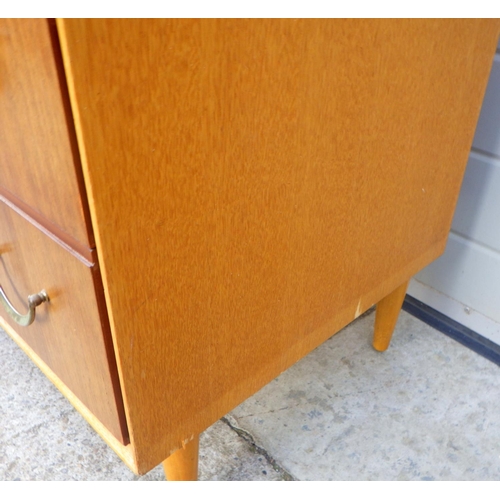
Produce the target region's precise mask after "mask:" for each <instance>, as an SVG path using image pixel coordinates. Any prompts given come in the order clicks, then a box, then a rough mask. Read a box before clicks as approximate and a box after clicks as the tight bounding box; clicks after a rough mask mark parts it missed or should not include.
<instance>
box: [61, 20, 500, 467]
mask: <svg viewBox="0 0 500 500" xmlns="http://www.w3.org/2000/svg"><path fill="white" fill-rule="evenodd" d="M58 29H59V34H60V38H61V47H62V51H63V59H64V64H65V68H66V74H67V77H68V82H69V90H70V96H71V102H72V107H73V112H74V116H75V121H76V130H77V136H78V141H79V146H80V152H81V155H82V166H83V171H84V176H85V182H86V186H87V191H88V193H89V200H90V210H91V216H92V221H93V227H94V230H95V236H96V245H97V250H98V254H99V257H100V261H101V264H102V270H103V279H104V284H105V293H106V300H107V303H108V307H109V312H110V320H111V326H112V333H113V336H114V342H115V346H116V350H117V357H118V364H119V372H120V377H121V382H122V388H123V394H124V399H125V406H126V412H127V421H128V425H129V430H130V433H131V440H132V443H133V446H134V452H135V454H136V461H137V464H138V470H139V471H140V472H145V471H146V470H148V469H149V468H151V467H153V466H155V465H156V464H158V463H159V462H160V461H162V460H163V459H165V458H166V456H168V455H169V453H171V452H173V451H174V450H175V449H178V448H180V447H181V443H182V442H183V440H186V439H189V438H190V437H191V436H193V435H197V434H199V433H200V432H201V431H203V430H204V429H205V428H206V427H207V426H209V425H210V424H212V423H213V422H214V421H216V420H217V419H218V418H220V417H221V416H222V415H224V414H225V413H226V412H227V411H229V410H231V409H232V408H233V407H234V406H236V405H237V404H239V403H240V402H241V401H242V400H244V399H245V398H247V397H249V396H250V395H251V394H252V393H253V392H255V391H256V390H258V389H260V388H261V387H262V385H264V384H265V383H267V382H269V381H270V380H272V378H273V377H275V376H277V375H278V374H279V373H280V372H281V371H283V370H284V369H286V368H287V367H289V366H290V365H291V364H292V363H293V362H295V361H296V360H297V359H299V358H300V357H302V356H304V355H305V354H306V353H307V352H309V351H310V350H311V349H313V348H314V347H316V346H317V345H318V344H319V343H321V342H322V341H324V340H325V339H327V338H328V337H329V336H331V335H332V334H334V333H335V332H336V331H338V330H339V329H340V328H341V327H343V326H344V325H346V324H347V323H349V322H350V321H352V319H354V318H355V317H357V316H358V315H359V314H361V313H362V312H363V311H365V310H366V309H368V308H369V307H371V306H372V305H373V304H374V303H376V302H378V301H379V300H381V299H382V298H383V297H385V296H386V295H388V294H389V293H390V292H391V291H392V290H394V289H395V288H396V287H397V286H399V285H400V284H401V283H402V282H404V281H407V280H408V279H409V278H410V277H411V275H412V274H414V273H416V272H417V271H418V270H420V269H421V268H422V267H424V266H425V265H426V264H428V263H429V262H430V261H431V260H433V259H435V258H436V257H437V256H438V255H439V254H440V253H441V252H442V251H443V249H444V246H445V243H446V238H447V234H448V231H449V228H450V224H451V218H452V214H453V209H454V206H455V203H456V199H457V196H458V191H459V186H460V182H461V179H462V175H463V171H464V168H465V164H466V160H467V155H468V151H469V148H470V145H471V142H472V137H473V133H474V127H475V124H476V121H477V117H478V115H479V109H480V104H481V100H482V97H483V93H484V90H485V87H486V82H487V77H488V73H489V70H490V67H491V62H492V58H493V53H494V49H495V45H496V41H497V38H498V30H499V23H498V21H496V20H277V19H273V20H214V19H212V20H154V21H151V20H95V19H94V20H76V19H71V20H60V21H58ZM332 369H333V370H334V369H335V367H332Z"/></svg>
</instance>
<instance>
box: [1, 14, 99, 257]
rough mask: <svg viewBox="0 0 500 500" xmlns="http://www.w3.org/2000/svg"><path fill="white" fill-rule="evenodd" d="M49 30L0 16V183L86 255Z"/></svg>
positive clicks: (83, 204) (82, 211) (78, 182)
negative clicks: (0, 17)
mask: <svg viewBox="0 0 500 500" xmlns="http://www.w3.org/2000/svg"><path fill="white" fill-rule="evenodd" d="M54 28H55V25H54V26H53V27H52V25H51V24H50V23H49V22H48V21H47V20H45V19H0V131H1V133H0V185H1V186H2V193H3V194H4V196H6V197H8V198H9V199H10V200H11V201H12V202H14V203H16V200H17V199H19V200H21V205H22V204H23V203H24V204H26V205H28V206H29V207H31V208H32V209H33V210H32V211H30V212H31V215H32V216H33V217H34V218H36V219H37V220H38V222H40V223H41V224H42V225H45V226H47V228H48V229H49V230H50V231H52V232H53V233H56V234H58V236H59V237H60V238H61V239H63V240H66V242H67V243H68V244H69V245H71V246H74V247H75V249H76V250H77V251H80V252H82V253H87V254H88V251H87V252H85V249H86V247H87V248H88V247H89V246H93V244H94V243H93V237H92V233H91V230H90V225H89V224H88V223H87V220H88V204H87V198H86V194H85V190H84V186H83V179H81V168H80V164H79V162H80V160H79V155H78V151H77V144H76V138H75V134H74V125H73V122H72V117H71V112H70V109H69V101H68V97H67V88H66V84H65V81H64V75H60V71H61V70H62V67H61V61H60V54H58V53H57V52H58V50H59V48H58V41H57V33H54ZM54 36H55V38H54ZM68 120H69V121H68ZM28 211H29V210H28ZM66 235H67V237H66Z"/></svg>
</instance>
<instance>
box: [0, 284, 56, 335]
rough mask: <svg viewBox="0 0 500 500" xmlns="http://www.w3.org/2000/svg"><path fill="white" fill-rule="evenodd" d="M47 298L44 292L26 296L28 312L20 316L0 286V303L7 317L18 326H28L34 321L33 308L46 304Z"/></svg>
mask: <svg viewBox="0 0 500 500" xmlns="http://www.w3.org/2000/svg"><path fill="white" fill-rule="evenodd" d="M48 300H49V296H48V295H47V292H46V291H45V290H42V291H41V292H39V293H35V294H33V295H29V296H28V312H27V313H26V314H20V313H18V312H17V311H16V308H15V307H14V306H13V305H12V304H11V303H10V300H9V299H8V298H7V295H5V292H4V291H3V288H2V286H1V285H0V302H1V303H2V305H3V307H4V309H5V310H6V311H7V313H8V315H9V316H10V317H11V318H12V319H13V320H14V321H15V322H16V323H17V324H19V325H21V326H28V325H31V323H33V321H35V308H36V306H39V305H40V304H41V303H42V302H47V301H48Z"/></svg>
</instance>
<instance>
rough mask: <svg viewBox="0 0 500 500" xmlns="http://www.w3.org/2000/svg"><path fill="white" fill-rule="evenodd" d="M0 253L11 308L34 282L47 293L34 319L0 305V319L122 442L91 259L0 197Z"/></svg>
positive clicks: (21, 304) (23, 304)
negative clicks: (27, 321)
mask: <svg viewBox="0 0 500 500" xmlns="http://www.w3.org/2000/svg"><path fill="white" fill-rule="evenodd" d="M0 252H1V254H0V284H1V286H2V287H3V289H4V291H5V293H6V295H7V297H8V298H9V300H10V302H11V303H12V305H13V306H14V307H15V308H16V309H17V311H19V312H20V313H23V314H24V313H25V312H27V297H28V295H30V294H34V293H38V292H40V291H41V290H42V289H45V290H46V291H47V294H48V296H49V299H50V301H49V302H48V303H42V304H41V305H39V306H38V307H37V308H36V317H35V321H34V322H33V323H32V324H31V325H29V326H25V327H23V326H19V325H18V324H16V322H15V321H14V320H12V319H11V318H10V317H9V315H8V314H7V312H6V311H5V310H4V308H3V307H1V306H0V316H1V318H2V321H1V323H2V324H4V325H5V326H6V328H7V329H9V327H11V328H12V329H13V330H15V332H16V333H17V334H18V335H19V336H20V337H21V338H22V339H23V340H24V341H25V342H26V343H27V344H28V346H29V347H30V348H31V349H32V350H33V351H34V352H35V353H36V354H37V355H38V356H39V357H40V358H41V359H42V361H43V362H44V363H45V364H46V365H47V366H48V367H49V368H50V369H51V370H52V371H53V372H54V373H55V374H56V375H57V377H59V379H60V380H61V381H62V382H63V383H64V384H65V385H66V386H67V387H68V388H69V389H70V390H71V391H72V392H73V393H74V395H75V396H76V397H77V398H78V399H79V400H80V401H81V402H82V403H83V404H84V405H85V406H86V407H87V408H88V409H89V410H90V411H91V412H92V413H93V414H94V415H95V416H96V417H97V419H98V420H99V421H100V422H101V423H102V424H103V425H104V426H105V427H106V428H107V429H108V430H109V431H110V432H111V433H112V434H113V435H114V436H115V437H116V438H117V439H119V440H120V441H122V442H123V441H124V439H123V432H122V430H121V429H122V427H121V425H120V418H121V415H123V410H122V404H121V396H120V393H119V384H118V379H117V376H116V366H115V361H114V355H113V347H112V343H111V338H110V335H109V331H108V327H107V319H106V317H105V316H104V315H105V312H103V309H104V307H103V304H102V303H99V302H100V301H99V300H98V294H99V282H98V281H97V280H98V279H99V276H98V271H97V270H96V268H95V266H92V267H88V266H87V265H85V264H84V262H83V261H81V260H79V259H78V258H77V257H75V256H74V255H72V254H71V253H70V252H68V251H66V250H65V249H64V248H63V247H62V246H60V245H59V244H58V243H56V242H55V241H53V240H52V239H51V238H49V237H48V236H47V235H46V234H44V233H43V232H42V231H41V230H39V229H38V228H37V227H35V226H34V225H32V224H31V223H30V222H28V221H27V220H25V219H24V218H23V217H21V216H20V215H19V214H18V213H16V212H15V211H14V210H12V209H11V208H10V207H8V206H7V205H5V204H4V203H2V202H0ZM96 290H97V294H96ZM101 300H103V299H101ZM100 308H101V309H100Z"/></svg>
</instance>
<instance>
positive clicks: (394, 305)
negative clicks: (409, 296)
mask: <svg viewBox="0 0 500 500" xmlns="http://www.w3.org/2000/svg"><path fill="white" fill-rule="evenodd" d="M407 288H408V281H406V282H405V283H403V284H402V285H401V286H398V287H397V288H396V289H395V290H394V291H393V292H391V293H390V294H389V295H387V297H384V298H383V299H382V300H381V301H379V302H378V303H377V311H376V315H375V328H374V332H373V347H374V348H375V349H377V351H385V350H386V349H387V348H388V347H389V344H390V342H391V337H392V334H393V332H394V328H395V327H396V323H397V321H398V316H399V311H401V307H402V305H403V302H404V300H405V296H406V289H407Z"/></svg>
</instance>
